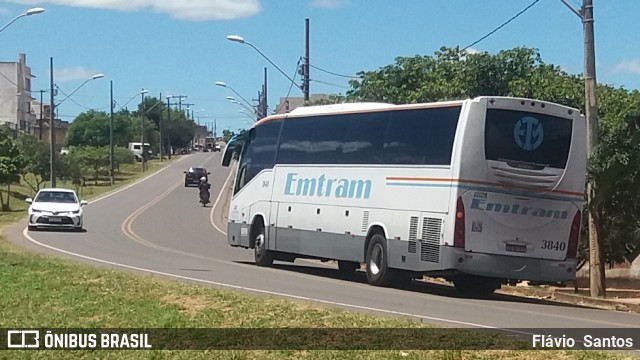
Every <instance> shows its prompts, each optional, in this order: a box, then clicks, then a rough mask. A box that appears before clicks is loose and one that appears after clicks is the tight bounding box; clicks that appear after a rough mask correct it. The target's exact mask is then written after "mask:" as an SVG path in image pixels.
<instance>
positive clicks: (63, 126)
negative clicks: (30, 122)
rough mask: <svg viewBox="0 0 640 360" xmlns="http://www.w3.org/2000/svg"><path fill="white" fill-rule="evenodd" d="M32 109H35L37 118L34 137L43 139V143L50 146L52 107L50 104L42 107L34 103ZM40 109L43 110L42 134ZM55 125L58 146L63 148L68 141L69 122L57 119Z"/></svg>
mask: <svg viewBox="0 0 640 360" xmlns="http://www.w3.org/2000/svg"><path fill="white" fill-rule="evenodd" d="M31 108H32V109H33V112H34V118H35V122H34V126H33V135H35V136H36V137H37V138H40V139H42V141H44V142H45V143H46V144H50V142H49V140H50V139H51V135H50V132H49V129H50V128H51V126H50V125H49V124H50V123H51V121H50V120H51V107H50V106H49V104H42V106H40V103H39V102H37V101H33V102H32V107H31ZM40 109H42V125H43V126H42V132H41V131H40V119H41V117H40ZM55 125H56V126H55V129H56V134H55V136H56V138H55V141H56V145H59V146H62V145H64V143H65V141H66V140H67V130H68V129H69V122H67V121H61V120H59V119H56V121H55Z"/></svg>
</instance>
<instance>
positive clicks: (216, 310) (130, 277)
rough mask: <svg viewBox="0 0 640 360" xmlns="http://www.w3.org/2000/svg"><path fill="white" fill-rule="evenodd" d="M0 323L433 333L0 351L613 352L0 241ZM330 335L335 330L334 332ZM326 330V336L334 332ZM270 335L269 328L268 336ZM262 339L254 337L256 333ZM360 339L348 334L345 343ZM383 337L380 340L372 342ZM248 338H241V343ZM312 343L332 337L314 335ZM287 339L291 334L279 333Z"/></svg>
mask: <svg viewBox="0 0 640 360" xmlns="http://www.w3.org/2000/svg"><path fill="white" fill-rule="evenodd" d="M0 273H1V274H2V277H0V279H1V280H0V286H1V287H2V289H3V291H2V292H0V328H12V327H22V328H31V327H39V328H284V327H287V328H356V327H357V328H415V329H416V330H417V329H418V328H422V329H426V330H422V331H427V332H429V331H431V330H429V329H432V330H433V334H434V336H436V337H437V341H438V343H439V344H440V345H441V347H442V348H443V349H450V350H438V351H435V350H434V351H394V350H384V351H364V350H343V351H296V350H277V351H276V350H273V351H266V350H264V351H249V350H242V351H240V350H234V351H169V350H165V351H159V350H140V351H115V350H109V351H105V350H101V351H67V350H58V351H6V352H3V353H0V357H1V358H7V359H8V358H11V359H16V358H18V359H19V358H24V359H27V358H29V359H31V358H37V359H53V358H60V357H63V358H101V359H104V358H106V359H147V358H157V359H165V358H166V359H195V358H225V359H276V358H283V357H286V358H295V359H354V358H355V359H426V358H428V359H519V360H536V359H541V360H542V359H544V360H547V359H548V358H550V357H552V358H554V359H622V358H623V357H622V356H621V355H616V354H611V353H601V352H587V351H555V350H554V351H551V350H545V351H531V350H483V351H462V350H455V349H456V347H457V344H459V343H460V341H461V339H465V340H468V339H471V338H474V339H476V341H478V342H479V343H486V344H487V346H489V347H490V348H495V349H499V348H505V347H509V348H519V349H526V348H528V344H525V343H521V342H519V340H516V339H513V338H508V337H506V336H495V335H484V334H482V335H478V334H475V333H471V332H466V331H464V330H460V331H459V332H457V333H444V334H443V333H442V332H441V331H440V330H438V329H437V328H428V327H426V326H423V325H420V324H418V323H415V322H412V321H409V320H401V319H390V318H380V317H375V316H371V315H364V314H359V313H351V312H347V311H343V310H339V309H329V308H324V307H320V306H318V305H315V304H311V303H305V302H293V301H288V300H282V299H278V298H271V297H257V296H251V295H247V294H244V293H241V292H235V291H226V290H218V289H213V288H209V287H204V286H197V285H192V284H184V283H180V282H177V281H172V280H165V279H161V278H158V277H154V276H145V275H135V274H129V273H123V272H118V271H111V270H104V269H98V268H94V267H91V266H86V265H80V264H76V263H73V262H70V261H66V260H60V259H56V258H52V257H48V256H43V255H35V254H32V253H29V252H27V251H26V250H23V249H21V248H18V247H16V246H14V245H12V244H9V243H7V242H6V241H4V240H2V241H0ZM263 334H267V336H269V332H263ZM337 334H338V335H339V334H340V333H339V332H337ZM405 334H406V333H405ZM338 335H336V336H338ZM272 336H274V339H273V340H274V341H282V339H277V338H276V336H277V334H275V333H273V334H272ZM263 340H264V339H263ZM358 340H362V339H352V338H349V339H348V341H358ZM375 340H376V341H377V342H382V343H384V342H385V341H386V339H385V338H384V337H380V338H377V339H375ZM246 341H247V342H248V343H249V344H250V343H251V341H252V340H251V339H250V338H247V340H246ZM319 341H324V342H330V341H334V342H342V343H344V342H345V340H344V339H340V338H336V337H332V336H330V334H329V336H323V337H322V338H321V339H319ZM288 343H289V344H292V343H293V344H294V345H295V339H288Z"/></svg>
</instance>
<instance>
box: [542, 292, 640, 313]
mask: <svg viewBox="0 0 640 360" xmlns="http://www.w3.org/2000/svg"><path fill="white" fill-rule="evenodd" d="M553 296H554V298H555V300H556V301H559V302H565V303H570V304H575V305H586V306H593V307H598V308H605V309H608V310H616V311H624V312H635V313H640V304H633V303H627V302H623V301H619V300H618V299H605V298H602V299H601V298H593V297H590V296H584V295H580V294H572V293H568V292H566V291H555V292H554V293H553Z"/></svg>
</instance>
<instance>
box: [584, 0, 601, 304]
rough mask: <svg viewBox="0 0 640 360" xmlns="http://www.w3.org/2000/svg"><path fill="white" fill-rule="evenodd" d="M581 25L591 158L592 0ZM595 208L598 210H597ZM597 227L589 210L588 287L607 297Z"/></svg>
mask: <svg viewBox="0 0 640 360" xmlns="http://www.w3.org/2000/svg"><path fill="white" fill-rule="evenodd" d="M582 24H583V30H584V68H585V74H584V97H585V110H586V114H585V115H586V119H587V150H588V152H589V157H592V156H593V155H594V154H595V150H596V148H597V146H598V103H597V100H596V84H597V83H596V52H595V40H594V36H593V0H583V3H582ZM594 185H595V184H593V181H589V182H588V183H587V204H591V201H592V199H593V196H594V191H595V189H594ZM594 211H595V209H594ZM599 235H600V234H598V231H597V228H596V222H595V218H594V217H593V214H592V213H591V211H589V285H590V286H589V287H590V291H591V296H592V297H605V296H606V291H607V289H606V279H605V273H604V263H605V259H604V252H603V251H602V250H603V246H602V239H600V236H599Z"/></svg>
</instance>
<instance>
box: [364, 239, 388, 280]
mask: <svg viewBox="0 0 640 360" xmlns="http://www.w3.org/2000/svg"><path fill="white" fill-rule="evenodd" d="M386 242H387V239H385V237H384V235H381V234H379V233H377V234H374V235H373V236H372V237H371V241H369V246H368V247H367V256H366V258H365V260H366V267H365V268H366V273H367V281H368V282H369V284H371V285H373V286H388V285H390V284H391V283H392V282H393V281H394V280H395V277H396V271H395V270H394V269H390V268H389V266H388V261H387V259H388V256H387V246H386Z"/></svg>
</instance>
